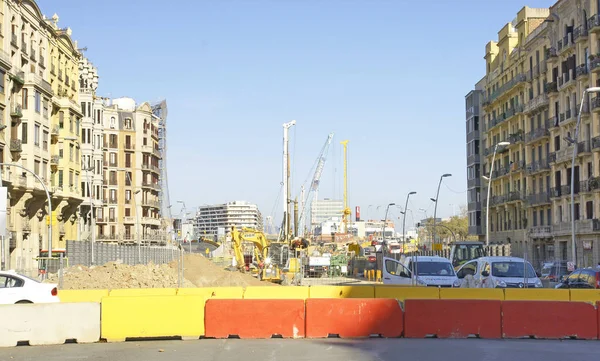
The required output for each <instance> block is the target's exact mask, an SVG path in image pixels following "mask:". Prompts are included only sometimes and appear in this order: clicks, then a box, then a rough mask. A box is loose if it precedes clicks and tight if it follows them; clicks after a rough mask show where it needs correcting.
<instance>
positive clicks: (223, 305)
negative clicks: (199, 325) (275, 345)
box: [204, 299, 305, 338]
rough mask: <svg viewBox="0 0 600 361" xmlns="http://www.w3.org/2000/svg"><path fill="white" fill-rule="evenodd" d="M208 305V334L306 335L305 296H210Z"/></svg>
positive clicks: (296, 336)
mask: <svg viewBox="0 0 600 361" xmlns="http://www.w3.org/2000/svg"><path fill="white" fill-rule="evenodd" d="M205 307H206V308H205V312H204V325H205V335H206V337H214V338H228V337H235V336H237V337H239V338H271V337H273V336H275V337H284V338H302V337H304V336H305V310H304V300H268V299H266V300H251V299H247V300H243V299H242V300H226V299H222V300H220V299H209V300H207V301H206V306H205Z"/></svg>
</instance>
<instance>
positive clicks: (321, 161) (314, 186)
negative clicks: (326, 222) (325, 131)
mask: <svg viewBox="0 0 600 361" xmlns="http://www.w3.org/2000/svg"><path fill="white" fill-rule="evenodd" d="M332 139H333V133H329V135H328V136H327V140H326V141H325V144H324V145H323V148H321V153H319V157H318V158H317V159H318V163H317V166H316V169H315V174H314V176H313V179H312V182H311V185H310V188H309V190H308V194H307V195H306V198H304V195H302V197H301V200H302V208H301V211H300V222H299V224H300V225H301V227H302V224H303V222H304V219H305V215H306V210H307V209H308V207H309V200H310V199H311V197H310V196H311V194H312V195H313V198H312V202H314V201H316V200H317V196H318V192H319V183H320V181H321V174H322V173H323V168H324V167H325V162H326V161H327V158H326V157H327V153H328V152H329V145H330V144H331V140H332ZM305 199H306V201H304V200H305ZM312 202H310V204H312ZM311 218H312V212H311ZM313 221H314V220H313V219H311V226H312V223H313ZM311 228H312V227H311ZM299 235H301V236H302V235H304V234H303V232H301V233H299Z"/></svg>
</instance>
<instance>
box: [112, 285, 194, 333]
mask: <svg viewBox="0 0 600 361" xmlns="http://www.w3.org/2000/svg"><path fill="white" fill-rule="evenodd" d="M202 304H204V299H203V298H202V296H191V295H190V296H116V297H115V296H112V297H111V296H109V297H104V298H102V304H101V307H102V320H101V338H103V339H106V340H107V341H108V342H120V341H125V340H126V339H127V338H149V337H181V338H183V339H198V338H200V336H202V335H204V307H198V305H202Z"/></svg>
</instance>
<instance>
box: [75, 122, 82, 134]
mask: <svg viewBox="0 0 600 361" xmlns="http://www.w3.org/2000/svg"><path fill="white" fill-rule="evenodd" d="M80 123H81V120H80V119H79V118H76V119H75V135H79V124H80Z"/></svg>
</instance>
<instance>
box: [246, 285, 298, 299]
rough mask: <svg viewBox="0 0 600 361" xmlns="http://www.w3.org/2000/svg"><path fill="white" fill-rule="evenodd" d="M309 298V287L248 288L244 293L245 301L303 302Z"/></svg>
mask: <svg viewBox="0 0 600 361" xmlns="http://www.w3.org/2000/svg"><path fill="white" fill-rule="evenodd" d="M308 296H309V287H305V286H291V287H273V286H249V287H246V291H245V292H244V298H245V299H255V300H256V299H279V300H290V299H292V300H305V299H307V298H308Z"/></svg>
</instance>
